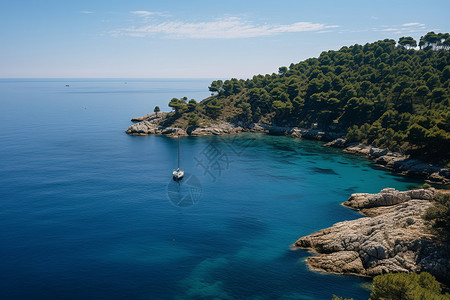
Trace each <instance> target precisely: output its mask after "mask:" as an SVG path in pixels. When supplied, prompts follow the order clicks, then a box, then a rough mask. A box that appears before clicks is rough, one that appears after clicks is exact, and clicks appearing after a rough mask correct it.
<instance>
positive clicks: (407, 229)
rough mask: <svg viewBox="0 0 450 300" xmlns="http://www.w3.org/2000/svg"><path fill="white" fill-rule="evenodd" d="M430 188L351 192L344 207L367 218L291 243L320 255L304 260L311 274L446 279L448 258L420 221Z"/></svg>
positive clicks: (446, 253) (448, 269)
mask: <svg viewBox="0 0 450 300" xmlns="http://www.w3.org/2000/svg"><path fill="white" fill-rule="evenodd" d="M435 193H436V191H435V190H434V189H433V188H430V189H419V190H411V191H405V192H399V191H397V190H395V189H392V188H387V189H383V190H382V191H381V192H380V193H378V194H366V193H364V194H362V193H360V194H353V195H351V197H350V198H349V199H348V200H347V201H346V202H344V203H343V205H345V206H348V207H350V208H352V209H356V210H359V211H360V212H361V213H363V214H364V215H366V216H367V217H363V218H360V219H357V220H352V221H344V222H340V223H336V224H334V225H333V226H332V227H329V228H326V229H322V230H320V231H318V232H316V233H313V234H311V235H308V236H304V237H302V238H300V239H299V240H297V241H296V242H295V244H294V246H295V247H296V248H301V249H310V250H313V251H314V252H316V253H317V254H318V255H317V256H313V257H309V258H307V259H306V261H307V264H308V266H309V267H310V268H311V269H313V270H318V271H325V272H332V273H339V274H355V275H359V276H369V277H372V276H376V275H379V274H383V273H390V272H407V273H411V272H421V271H427V272H430V273H431V274H433V275H434V276H436V277H437V278H440V279H441V280H448V278H450V257H449V253H448V252H447V251H446V250H445V248H444V247H442V246H440V245H439V242H438V241H437V240H436V238H435V236H433V235H432V234H430V232H429V230H428V226H429V224H428V223H427V221H424V220H423V219H422V215H423V214H424V213H425V211H426V210H427V208H428V207H430V206H431V205H433V204H432V202H430V200H431V199H432V198H433V196H434V194H435Z"/></svg>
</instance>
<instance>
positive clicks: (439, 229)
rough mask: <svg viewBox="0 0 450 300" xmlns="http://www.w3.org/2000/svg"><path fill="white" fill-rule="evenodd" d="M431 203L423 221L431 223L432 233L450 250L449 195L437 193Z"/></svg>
mask: <svg viewBox="0 0 450 300" xmlns="http://www.w3.org/2000/svg"><path fill="white" fill-rule="evenodd" d="M433 202H434V205H433V206H432V207H430V208H429V209H428V210H427V212H426V213H425V216H424V219H425V220H428V221H431V223H432V229H433V231H434V232H435V233H436V235H437V236H438V237H440V238H441V239H442V241H443V243H444V244H445V245H446V246H447V247H448V248H450V194H442V193H438V194H437V195H436V196H435V197H434V199H433Z"/></svg>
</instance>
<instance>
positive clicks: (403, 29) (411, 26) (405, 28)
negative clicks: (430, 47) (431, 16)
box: [373, 22, 426, 34]
mask: <svg viewBox="0 0 450 300" xmlns="http://www.w3.org/2000/svg"><path fill="white" fill-rule="evenodd" d="M381 27H382V28H381V29H380V28H374V29H373V31H382V32H392V33H395V34H407V33H417V32H424V31H426V26H425V24H422V23H418V22H411V23H405V24H402V25H394V26H387V25H382V26H381ZM386 27H388V28H386Z"/></svg>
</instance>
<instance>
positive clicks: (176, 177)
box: [172, 136, 184, 181]
mask: <svg viewBox="0 0 450 300" xmlns="http://www.w3.org/2000/svg"><path fill="white" fill-rule="evenodd" d="M172 174H173V180H175V181H178V180H181V179H182V178H183V176H184V171H183V170H180V136H178V168H177V169H176V170H174V171H173V172H172Z"/></svg>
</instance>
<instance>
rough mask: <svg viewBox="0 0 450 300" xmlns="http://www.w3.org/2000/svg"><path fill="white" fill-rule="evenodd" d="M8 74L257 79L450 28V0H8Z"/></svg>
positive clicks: (4, 55) (2, 21)
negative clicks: (345, 49)
mask: <svg viewBox="0 0 450 300" xmlns="http://www.w3.org/2000/svg"><path fill="white" fill-rule="evenodd" d="M1 4H2V5H1V9H0V38H1V44H0V78H224V79H226V78H244V79H245V78H251V77H252V76H253V75H256V74H267V73H273V72H277V71H278V67H280V66H289V64H290V63H298V62H300V61H302V60H305V59H307V58H310V57H318V56H319V55H320V53H321V52H323V51H328V50H338V49H340V48H341V47H342V46H350V45H354V44H362V45H363V44H365V43H367V42H374V41H377V40H382V39H386V38H390V39H395V40H398V38H400V37H402V36H412V37H414V38H415V39H417V40H418V39H419V38H420V37H421V36H423V35H424V34H426V33H427V32H429V31H434V32H450V18H449V17H448V12H449V11H450V1H448V0H445V1H436V0H428V1H424V0H421V1H403V0H400V1H393V0H389V1H385V0H377V1H364V0H359V1H346V0H340V1H320V0H316V1H314V0H307V1H305V0H277V1H275V0H271V1H266V0H258V1H253V0H227V1H210V0H209V1H195V0H191V1H171V0H127V1H116V0H95V1H93V0H89V1H86V0H77V1H60V0H58V1H53V0H40V1H36V0H2V1H1Z"/></svg>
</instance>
